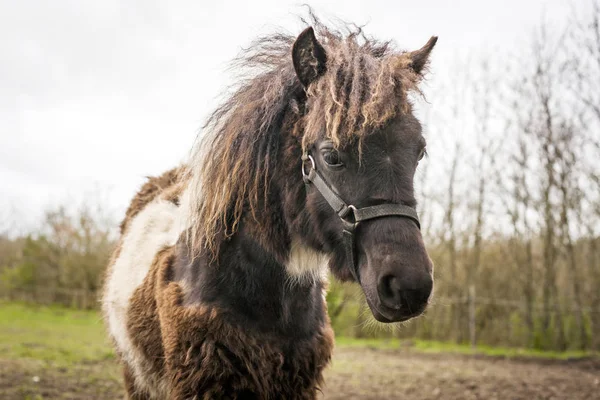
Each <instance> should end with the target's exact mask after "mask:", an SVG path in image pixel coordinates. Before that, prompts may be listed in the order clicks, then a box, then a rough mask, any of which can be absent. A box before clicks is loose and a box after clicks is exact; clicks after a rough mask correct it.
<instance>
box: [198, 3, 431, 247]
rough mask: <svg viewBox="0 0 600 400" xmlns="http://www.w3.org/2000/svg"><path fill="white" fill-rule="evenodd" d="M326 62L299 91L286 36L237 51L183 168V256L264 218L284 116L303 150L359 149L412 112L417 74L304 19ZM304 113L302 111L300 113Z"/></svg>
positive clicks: (347, 28) (404, 60) (395, 57)
mask: <svg viewBox="0 0 600 400" xmlns="http://www.w3.org/2000/svg"><path fill="white" fill-rule="evenodd" d="M303 22H305V23H307V24H310V25H312V26H313V27H314V28H315V31H316V34H317V37H318V39H319V41H320V43H321V44H322V45H323V47H324V48H325V51H326V54H327V69H326V71H325V73H324V74H323V76H321V77H320V78H319V79H318V80H317V81H316V82H314V83H313V84H312V85H310V86H309V88H308V90H307V91H306V92H305V91H304V88H303V87H302V86H301V84H300V82H299V80H298V78H297V77H296V74H295V72H294V67H293V64H292V55H291V49H292V45H293V43H294V41H295V39H296V37H295V36H291V35H287V34H282V33H276V34H273V35H270V36H265V37H262V38H260V39H258V40H256V41H255V42H253V43H252V44H251V46H250V47H249V48H248V49H247V50H244V51H243V52H242V54H241V55H240V56H239V57H237V58H236V59H235V60H234V61H233V63H232V68H234V69H235V70H236V71H241V74H240V75H241V78H242V79H241V84H240V85H239V86H238V87H237V89H236V90H235V91H234V93H233V94H232V95H231V96H230V97H229V98H228V99H226V100H225V101H224V102H223V103H222V104H221V105H220V106H219V107H218V108H217V109H216V110H215V111H214V112H213V113H212V114H211V115H210V117H209V118H208V120H207V122H206V124H205V125H204V126H203V128H202V132H203V133H204V135H203V138H202V139H201V140H198V141H197V144H196V146H195V148H194V150H193V152H192V156H191V159H190V162H189V163H188V170H187V175H188V178H189V182H190V183H189V188H190V190H191V192H190V207H191V209H190V210H189V212H190V214H189V215H190V218H191V221H190V230H189V240H190V244H191V250H192V252H193V254H194V255H197V254H198V253H199V252H200V251H201V249H202V248H204V247H205V248H207V249H208V250H209V251H210V252H211V253H212V255H213V256H215V257H216V255H217V252H218V248H219V245H220V243H221V242H222V240H223V239H225V238H227V237H230V236H231V235H232V234H233V233H234V232H235V231H236V229H237V228H238V226H239V223H240V220H241V218H242V214H243V213H244V212H246V211H248V212H250V214H251V215H252V217H253V218H254V219H255V220H256V221H257V222H259V223H260V221H259V218H258V217H257V216H258V215H259V213H260V212H264V211H265V210H262V208H261V207H264V204H265V199H266V197H267V194H268V191H269V183H270V180H271V177H272V173H273V169H274V168H275V162H276V160H277V156H278V151H279V148H280V143H282V141H283V137H284V135H291V134H293V133H292V132H291V130H290V132H282V127H283V125H284V121H286V124H285V126H288V123H287V118H290V117H291V118H293V124H294V126H295V125H298V127H297V128H299V129H292V130H294V131H301V132H300V134H301V135H302V137H299V138H298V140H299V142H301V143H302V147H303V149H307V148H308V147H310V145H312V144H313V143H314V142H315V141H316V140H317V139H319V138H320V137H323V136H326V137H327V138H329V139H331V140H332V141H333V142H334V144H335V145H336V146H343V145H346V144H348V143H353V142H358V145H359V148H360V144H361V143H362V139H363V138H364V137H365V136H367V135H368V134H369V133H371V132H373V131H374V130H375V129H377V128H381V127H382V126H384V125H385V124H386V123H387V122H388V121H390V120H391V119H392V118H394V117H396V116H397V115H399V114H403V113H408V112H410V111H411V108H412V107H411V104H410V102H409V100H408V98H407V96H408V92H409V91H417V92H418V88H417V84H418V83H419V80H420V78H421V75H419V74H417V73H416V72H414V71H413V70H412V69H411V68H410V66H411V60H410V58H409V57H407V56H406V53H405V52H399V51H397V50H395V49H394V46H393V45H392V43H391V42H378V41H376V40H374V39H373V38H370V37H367V36H366V35H365V34H364V33H363V32H362V29H361V28H360V27H357V26H355V25H346V24H344V26H343V28H341V29H339V30H334V29H331V28H328V27H326V26H325V25H324V24H322V23H321V22H320V21H318V20H317V19H316V18H315V17H314V16H313V15H312V14H311V21H308V22H307V21H304V20H303ZM307 105H308V106H307Z"/></svg>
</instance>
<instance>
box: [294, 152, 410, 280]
mask: <svg viewBox="0 0 600 400" xmlns="http://www.w3.org/2000/svg"><path fill="white" fill-rule="evenodd" d="M302 178H303V180H304V183H305V184H306V185H307V186H308V185H314V187H315V188H316V189H317V190H318V191H319V192H320V193H321V195H322V196H323V198H325V200H326V201H327V203H329V205H330V206H331V208H333V210H334V211H335V212H336V214H337V215H338V217H339V218H340V220H341V221H342V226H343V228H342V238H343V243H344V252H345V253H346V259H347V260H348V261H349V262H350V271H351V272H352V275H353V276H354V279H356V281H357V282H359V283H360V271H359V269H358V265H357V263H356V260H355V255H354V252H355V246H354V232H355V231H356V227H357V226H358V224H359V223H360V222H362V221H367V220H370V219H375V218H380V217H389V216H397V217H403V218H408V219H411V220H412V221H413V222H414V223H415V224H416V225H417V227H418V228H419V229H421V225H420V224H419V217H418V215H417V211H416V210H415V209H414V208H412V207H409V206H406V205H404V204H396V203H386V204H379V205H376V206H371V207H363V208H356V207H354V206H353V205H348V203H346V202H345V201H344V200H343V199H342V198H341V197H340V196H339V195H338V194H337V193H336V192H335V191H334V190H333V189H332V188H331V186H329V184H328V183H327V182H326V181H325V180H324V179H323V177H322V176H321V174H320V173H319V172H318V171H317V166H316V164H315V160H314V159H313V158H312V156H311V155H310V154H308V153H304V154H303V155H302Z"/></svg>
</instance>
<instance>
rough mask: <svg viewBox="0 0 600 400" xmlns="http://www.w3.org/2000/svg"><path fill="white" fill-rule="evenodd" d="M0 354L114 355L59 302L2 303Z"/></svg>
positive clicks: (98, 327)
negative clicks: (32, 304)
mask: <svg viewBox="0 0 600 400" xmlns="http://www.w3.org/2000/svg"><path fill="white" fill-rule="evenodd" d="M336 345H337V346H340V347H362V348H365V347H367V348H377V349H403V350H410V351H419V352H426V353H458V354H479V355H488V356H494V357H499V356H500V357H509V358H512V357H540V358H549V359H569V358H581V357H588V356H591V355H594V354H593V353H590V352H583V351H569V352H564V353H562V352H553V351H539V350H531V349H516V348H507V347H490V346H477V347H476V348H474V349H473V348H471V347H470V346H469V345H461V344H453V343H444V342H436V341H426V340H418V339H414V340H399V339H354V338H347V337H338V338H337V339H336ZM0 358H4V359H13V360H14V359H35V360H40V361H46V362H52V363H53V364H55V365H59V366H60V365H66V366H69V365H73V364H77V363H87V362H97V361H103V360H109V359H112V358H114V353H113V351H112V348H111V346H110V343H109V341H108V339H107V335H106V332H105V328H104V325H103V322H102V318H101V316H100V313H99V312H97V311H81V310H72V309H68V308H63V307H54V306H53V307H48V306H31V305H24V304H18V303H6V302H0Z"/></svg>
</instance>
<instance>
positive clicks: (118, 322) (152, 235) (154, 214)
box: [103, 198, 185, 396]
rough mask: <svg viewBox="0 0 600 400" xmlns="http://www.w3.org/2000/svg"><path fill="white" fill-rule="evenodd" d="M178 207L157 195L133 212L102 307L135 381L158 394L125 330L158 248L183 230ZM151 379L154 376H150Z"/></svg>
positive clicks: (158, 385) (144, 361) (170, 242)
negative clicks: (130, 310)
mask: <svg viewBox="0 0 600 400" xmlns="http://www.w3.org/2000/svg"><path fill="white" fill-rule="evenodd" d="M181 211H182V208H180V207H177V206H176V205H175V204H173V203H172V202H169V201H166V200H163V199H160V198H157V199H155V200H153V201H152V202H151V203H149V204H148V205H146V207H144V208H143V209H142V210H141V211H140V212H139V214H137V215H136V216H135V217H134V218H133V220H132V221H131V223H130V224H129V227H128V229H127V232H125V235H124V236H123V239H122V242H121V251H120V254H119V256H118V258H117V259H116V261H115V263H114V264H113V266H112V268H111V271H110V274H109V276H108V279H107V285H106V291H105V294H104V299H103V308H104V312H105V315H106V316H107V319H108V327H109V332H110V335H111V336H112V337H113V339H114V341H115V343H116V346H117V349H118V350H119V353H120V354H121V356H122V357H123V359H124V361H125V362H126V363H127V364H128V365H129V366H130V367H131V368H132V369H133V373H134V376H135V378H136V382H138V383H139V384H142V385H143V386H146V389H148V390H149V391H150V392H151V393H153V394H155V395H156V396H160V393H156V391H157V390H159V391H160V388H159V387H160V386H162V385H161V383H160V382H153V381H155V380H156V378H154V377H151V376H149V375H148V371H147V368H145V365H149V363H148V362H147V361H146V360H144V359H143V356H142V355H141V353H140V352H139V351H138V350H137V349H135V348H134V346H133V344H132V342H131V339H130V337H129V333H128V331H127V312H128V310H129V303H130V300H131V296H132V295H133V293H134V292H135V290H136V289H137V288H138V287H139V286H140V285H141V284H142V283H143V281H144V278H145V277H146V275H147V274H148V271H149V270H150V266H151V265H152V263H153V261H154V258H155V257H156V254H157V252H158V251H159V250H161V249H162V248H163V247H165V246H171V245H174V244H175V243H176V242H177V239H178V238H179V235H180V234H181V232H182V231H183V229H184V227H185V226H184V223H183V221H184V220H185V218H184V216H182V215H181V214H182V213H181ZM153 378H154V379H153Z"/></svg>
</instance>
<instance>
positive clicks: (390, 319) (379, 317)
mask: <svg viewBox="0 0 600 400" xmlns="http://www.w3.org/2000/svg"><path fill="white" fill-rule="evenodd" d="M364 289H365V288H364V287H363V290H364ZM365 298H366V300H367V304H368V306H369V309H370V310H371V314H372V315H373V318H375V320H376V321H377V322H381V323H384V324H392V323H395V322H404V321H408V320H409V319H411V318H414V317H418V316H419V315H421V314H422V313H423V311H425V307H423V309H421V310H417V311H416V312H410V313H406V312H404V311H402V310H394V309H391V308H388V307H385V306H384V305H382V304H380V302H379V301H371V300H370V299H369V295H368V294H367V293H366V292H365ZM378 303H379V304H378Z"/></svg>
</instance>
